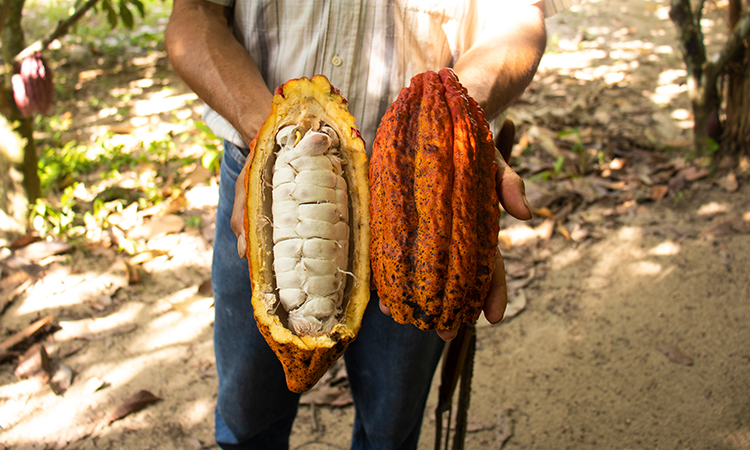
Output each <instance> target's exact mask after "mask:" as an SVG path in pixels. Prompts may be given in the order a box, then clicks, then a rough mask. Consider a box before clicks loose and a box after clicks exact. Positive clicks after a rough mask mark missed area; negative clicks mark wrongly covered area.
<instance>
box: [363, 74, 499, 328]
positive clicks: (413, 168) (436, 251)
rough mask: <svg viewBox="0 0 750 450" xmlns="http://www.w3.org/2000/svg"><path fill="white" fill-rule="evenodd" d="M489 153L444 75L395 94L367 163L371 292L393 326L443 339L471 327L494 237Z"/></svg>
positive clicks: (479, 122) (488, 273)
mask: <svg viewBox="0 0 750 450" xmlns="http://www.w3.org/2000/svg"><path fill="white" fill-rule="evenodd" d="M494 155H495V146H494V143H493V140H492V133H491V131H490V129H489V124H488V123H487V120H486V119H485V117H484V112H483V111H482V110H481V108H480V107H479V105H478V104H477V103H476V101H474V100H473V99H472V98H471V97H470V96H469V95H468V93H467V91H466V89H465V88H464V87H463V86H462V85H461V84H460V83H459V81H458V78H457V77H456V75H455V73H453V71H452V70H450V69H442V70H440V71H439V72H434V71H428V72H425V73H422V74H419V75H416V76H415V77H413V78H412V79H411V83H410V85H409V86H408V87H406V88H404V89H402V90H401V93H400V94H399V96H398V98H397V99H396V101H395V102H394V103H393V104H392V105H391V106H390V108H389V109H388V111H387V112H386V114H385V116H384V117H383V119H382V121H381V123H380V126H379V127H378V131H377V135H376V138H375V142H374V143H373V154H372V158H371V160H370V168H369V176H370V217H371V226H370V229H371V235H372V239H371V245H370V255H371V260H370V261H371V267H372V272H373V277H372V280H373V283H374V284H375V287H376V288H377V290H378V294H379V295H380V298H381V300H382V301H383V303H385V305H387V306H388V307H390V309H391V314H392V316H393V318H394V319H395V320H396V321H397V322H399V323H404V324H413V325H415V326H417V327H418V328H420V329H422V330H433V329H439V330H449V329H452V328H454V327H455V326H457V325H459V324H460V323H462V322H466V323H472V322H474V321H476V320H477V319H478V318H479V314H480V313H481V311H482V306H483V304H484V298H485V297H486V295H487V293H488V292H489V289H490V285H491V281H492V272H493V270H494V258H495V252H496V246H497V234H498V231H499V223H498V221H499V217H500V210H499V203H498V197H497V192H496V190H495V174H496V171H497V168H496V166H495V164H494Z"/></svg>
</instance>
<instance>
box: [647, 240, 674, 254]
mask: <svg viewBox="0 0 750 450" xmlns="http://www.w3.org/2000/svg"><path fill="white" fill-rule="evenodd" d="M680 250H681V248H680V244H679V243H677V242H674V241H664V242H662V243H661V244H659V245H657V246H656V247H654V248H652V249H651V250H649V251H648V254H649V255H655V256H674V255H677V254H679V253H680Z"/></svg>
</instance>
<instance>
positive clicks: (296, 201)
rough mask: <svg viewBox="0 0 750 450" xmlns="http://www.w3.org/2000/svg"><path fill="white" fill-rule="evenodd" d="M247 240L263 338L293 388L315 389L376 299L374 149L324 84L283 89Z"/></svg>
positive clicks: (249, 191)
mask: <svg viewBox="0 0 750 450" xmlns="http://www.w3.org/2000/svg"><path fill="white" fill-rule="evenodd" d="M248 157H249V158H252V160H251V163H250V164H251V165H250V167H249V169H248V170H247V171H246V176H245V188H246V199H245V200H246V211H247V214H246V215H245V218H244V219H245V220H244V233H245V239H246V242H247V243H248V264H249V267H250V276H251V279H252V284H253V296H252V306H253V313H254V315H255V319H256V322H257V324H258V328H259V330H260V332H261V334H263V337H264V338H265V339H266V341H267V342H268V344H269V346H270V347H271V348H272V349H273V351H274V352H275V353H276V355H277V357H278V358H279V360H280V361H281V364H282V365H283V367H284V371H285V374H286V380H287V386H288V387H289V389H290V390H292V391H295V392H304V391H306V390H309V389H310V388H312V387H313V386H314V384H315V383H316V382H317V381H318V379H320V377H321V376H323V374H324V373H325V372H326V370H327V369H328V367H329V366H330V365H331V364H333V362H335V361H336V359H338V357H339V356H341V354H342V353H343V352H344V350H345V349H346V347H347V346H348V345H349V343H350V342H352V341H353V340H354V338H355V337H356V335H357V332H358V331H359V327H360V324H361V321H362V316H363V314H364V311H365V308H366V306H367V302H368V300H369V295H370V288H369V284H370V268H369V253H368V250H369V242H370V234H369V206H368V201H369V188H368V181H367V155H366V153H365V144H364V141H363V140H362V137H361V135H360V134H359V131H358V130H357V128H356V127H355V126H354V117H353V116H352V115H351V114H350V113H349V110H348V106H347V103H346V100H345V99H344V98H343V97H342V96H341V93H340V92H339V91H338V90H337V89H336V88H335V87H333V86H331V84H330V82H329V81H328V79H327V78H326V77H325V76H322V75H317V76H315V77H313V78H312V79H307V78H300V79H294V80H290V81H288V82H287V83H285V84H284V85H282V86H280V87H278V88H277V89H276V91H275V93H274V98H273V101H272V112H271V114H270V115H269V116H268V118H267V119H266V121H265V123H264V125H263V126H262V128H261V129H260V130H259V131H258V134H257V135H256V137H255V139H254V140H253V142H252V143H251V144H250V156H248Z"/></svg>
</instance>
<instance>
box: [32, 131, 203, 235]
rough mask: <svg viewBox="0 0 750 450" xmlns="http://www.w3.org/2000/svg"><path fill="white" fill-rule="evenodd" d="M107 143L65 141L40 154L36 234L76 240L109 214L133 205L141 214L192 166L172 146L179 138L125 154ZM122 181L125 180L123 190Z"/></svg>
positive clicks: (107, 140) (99, 225)
mask: <svg viewBox="0 0 750 450" xmlns="http://www.w3.org/2000/svg"><path fill="white" fill-rule="evenodd" d="M110 138H111V135H105V136H103V137H102V138H100V139H99V140H97V141H96V142H94V143H93V144H92V145H86V144H81V143H78V142H77V141H70V142H68V143H66V144H65V145H63V146H62V147H60V148H58V147H54V146H46V147H45V148H44V149H43V150H42V154H41V157H40V159H39V173H40V175H41V183H42V190H43V194H44V196H43V198H42V199H39V200H38V201H37V202H36V204H35V205H34V206H33V208H32V212H31V225H32V227H33V228H34V229H35V230H36V231H38V232H39V233H41V234H43V235H46V234H52V235H56V236H64V237H66V238H68V239H76V238H80V237H82V236H83V235H84V234H85V233H86V231H90V230H92V229H95V228H103V229H106V228H108V227H109V226H110V224H109V222H108V220H107V217H108V216H109V214H111V213H113V212H120V211H122V210H123V209H124V208H125V207H126V206H128V205H130V204H132V203H133V202H137V203H138V208H139V209H144V208H147V207H150V206H153V205H156V204H159V203H160V202H162V201H164V200H165V199H167V198H169V197H171V196H173V195H174V194H175V193H176V191H178V190H179V187H177V186H176V185H175V184H169V183H168V181H167V180H169V179H170V177H173V174H174V173H176V172H178V169H179V168H180V167H184V166H187V165H189V164H193V163H196V162H197V158H195V157H184V156H181V155H180V154H179V151H178V149H177V146H176V144H175V140H176V139H183V138H184V136H182V135H181V136H177V137H173V136H171V135H167V136H166V137H165V138H164V139H162V140H157V141H151V142H148V143H143V142H141V143H139V145H138V146H137V147H136V148H134V149H131V150H126V149H125V148H124V146H123V145H121V144H119V145H113V144H111V143H110ZM123 179H126V180H128V185H127V187H125V186H123V185H122V180H123ZM165 185H168V187H167V188H166V189H164V188H163V186H165Z"/></svg>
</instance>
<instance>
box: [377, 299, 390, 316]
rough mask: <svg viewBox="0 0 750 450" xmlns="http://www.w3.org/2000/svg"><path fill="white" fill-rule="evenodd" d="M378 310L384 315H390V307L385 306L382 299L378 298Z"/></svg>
mask: <svg viewBox="0 0 750 450" xmlns="http://www.w3.org/2000/svg"><path fill="white" fill-rule="evenodd" d="M380 311H381V312H382V313H383V314H385V315H386V316H390V315H391V308H389V307H387V306H385V303H383V300H380Z"/></svg>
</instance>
